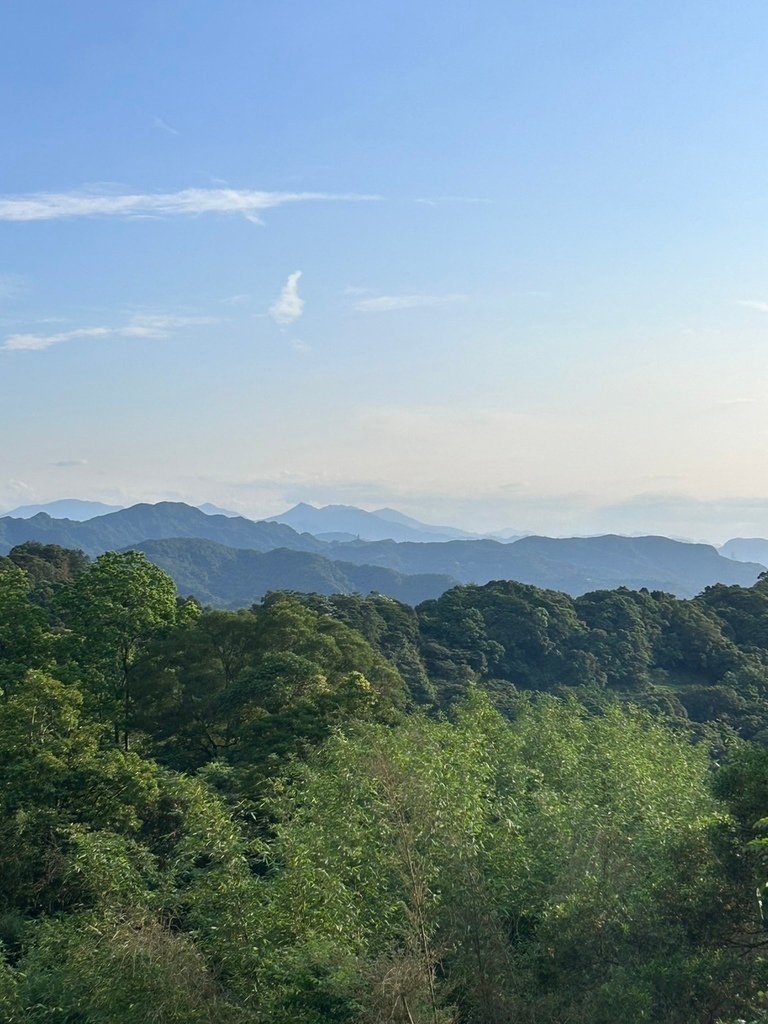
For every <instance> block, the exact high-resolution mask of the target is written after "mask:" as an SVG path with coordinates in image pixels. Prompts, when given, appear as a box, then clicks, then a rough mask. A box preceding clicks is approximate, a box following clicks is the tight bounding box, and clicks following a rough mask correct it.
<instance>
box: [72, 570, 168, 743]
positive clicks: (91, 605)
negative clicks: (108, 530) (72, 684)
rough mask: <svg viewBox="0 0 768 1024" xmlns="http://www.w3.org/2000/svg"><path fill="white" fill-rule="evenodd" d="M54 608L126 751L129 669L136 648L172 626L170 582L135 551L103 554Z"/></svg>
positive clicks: (98, 706) (130, 698) (130, 707)
mask: <svg viewBox="0 0 768 1024" xmlns="http://www.w3.org/2000/svg"><path fill="white" fill-rule="evenodd" d="M59 606H60V608H61V614H62V619H63V622H64V625H65V626H66V627H67V628H68V630H69V639H70V648H71V652H72V653H71V657H72V659H73V662H74V664H75V665H76V667H77V669H78V670H79V671H80V672H82V682H83V683H84V684H86V690H87V692H88V693H89V696H90V697H91V699H92V701H93V706H94V709H95V710H96V712H97V713H98V715H99V717H100V718H101V719H102V720H103V721H105V722H109V723H111V725H112V728H113V733H114V737H115V742H119V741H120V739H121V737H122V742H123V745H124V746H125V749H126V750H127V749H128V745H129V736H130V731H131V727H132V717H133V713H134V695H133V688H132V670H133V667H134V664H135V662H136V658H137V656H138V653H139V651H140V650H141V648H142V647H143V646H144V645H145V644H147V643H148V642H149V640H150V639H152V638H153V637H154V636H156V635H158V634H159V633H162V632H163V631H164V630H166V629H168V628H169V627H170V626H172V625H173V624H174V623H175V622H176V617H177V611H178V608H177V603H176V587H175V585H174V583H173V580H171V578H170V577H169V576H166V574H165V573H164V572H163V571H162V570H161V569H158V568H157V566H154V565H152V563H151V562H148V561H147V559H146V558H145V557H144V555H142V554H140V553H139V552H136V551H128V552H124V553H122V554H118V553H116V552H108V553H107V554H105V555H101V556H100V557H99V558H97V559H96V561H95V562H94V563H93V564H92V565H91V566H90V567H89V568H88V569H87V570H86V571H84V572H81V573H80V574H79V575H77V576H75V577H74V579H72V580H71V582H70V583H69V584H68V585H67V586H66V587H65V588H63V590H62V591H61V594H60V596H59Z"/></svg>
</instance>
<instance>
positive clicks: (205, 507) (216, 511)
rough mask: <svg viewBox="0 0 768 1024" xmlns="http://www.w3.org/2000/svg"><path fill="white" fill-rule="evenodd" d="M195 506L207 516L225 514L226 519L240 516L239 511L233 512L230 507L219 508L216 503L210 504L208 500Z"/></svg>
mask: <svg viewBox="0 0 768 1024" xmlns="http://www.w3.org/2000/svg"><path fill="white" fill-rule="evenodd" d="M197 507H198V508H199V509H200V511H201V512H205V514H206V515H207V516H226V517H227V519H239V518H241V517H240V513H239V512H233V511H232V510H231V509H228V508H219V506H218V505H212V504H211V503H210V501H206V502H204V503H203V504H202V505H198V506H197ZM242 518H243V519H245V518H247V517H246V516H243V517H242Z"/></svg>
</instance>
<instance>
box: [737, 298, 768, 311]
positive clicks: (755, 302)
mask: <svg viewBox="0 0 768 1024" xmlns="http://www.w3.org/2000/svg"><path fill="white" fill-rule="evenodd" d="M736 305H737V306H746V307H747V309H756V310H757V311H758V313H768V302H761V301H760V300H759V299H739V300H738V301H737V303H736Z"/></svg>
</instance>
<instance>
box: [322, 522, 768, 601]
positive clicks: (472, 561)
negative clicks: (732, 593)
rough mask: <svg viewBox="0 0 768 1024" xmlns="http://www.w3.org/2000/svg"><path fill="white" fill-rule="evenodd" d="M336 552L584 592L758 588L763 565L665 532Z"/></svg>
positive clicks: (392, 565)
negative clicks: (722, 586) (724, 585)
mask: <svg viewBox="0 0 768 1024" xmlns="http://www.w3.org/2000/svg"><path fill="white" fill-rule="evenodd" d="M331 548H332V550H331V552H330V554H331V557H333V558H337V559H343V560H345V561H354V562H365V563H367V564H371V565H382V566H386V567H387V568H389V569H396V570H398V571H399V572H419V573H444V574H446V575H449V576H453V577H455V578H456V579H459V580H460V581H461V582H462V583H487V582H489V581H490V580H502V579H510V580H517V581H518V582H520V583H532V584H534V585H535V586H538V587H544V588H547V589H551V590H563V591H565V592H566V593H569V594H572V595H579V594H583V593H586V592H588V591H590V590H600V589H612V588H615V587H621V586H624V587H630V588H632V589H636V590H637V589H640V588H642V587H647V588H648V589H649V590H665V591H667V592H669V593H672V594H676V595H677V596H678V597H692V596H694V595H695V594H697V593H700V592H701V591H702V590H703V589H704V587H706V586H710V585H711V584H713V583H728V584H739V585H741V586H751V585H752V584H753V583H754V582H755V580H756V579H757V577H758V575H759V573H760V572H762V571H763V566H762V565H759V564H754V563H745V562H735V561H732V560H730V559H728V558H724V557H722V556H721V555H720V554H718V552H717V551H716V549H715V548H714V547H712V546H711V545H709V544H685V543H682V542H680V541H674V540H669V539H668V538H666V537H618V536H614V535H609V536H605V537H587V538H558V539H553V538H550V537H524V538H523V539H521V540H518V541H514V542H513V543H506V544H505V543H502V542H500V541H494V540H476V541H449V542H447V543H444V544H424V543H421V544H410V543H405V544H395V543H393V542H392V541H379V542H376V543H367V544H365V543H361V542H359V541H358V542H355V543H347V544H334V545H332V546H331Z"/></svg>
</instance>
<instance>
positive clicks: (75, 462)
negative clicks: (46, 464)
mask: <svg viewBox="0 0 768 1024" xmlns="http://www.w3.org/2000/svg"><path fill="white" fill-rule="evenodd" d="M51 465H52V466H54V467H55V468H56V469H73V468H74V467H75V466H87V465H88V459H60V460H59V461H58V462H52V463H51Z"/></svg>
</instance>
